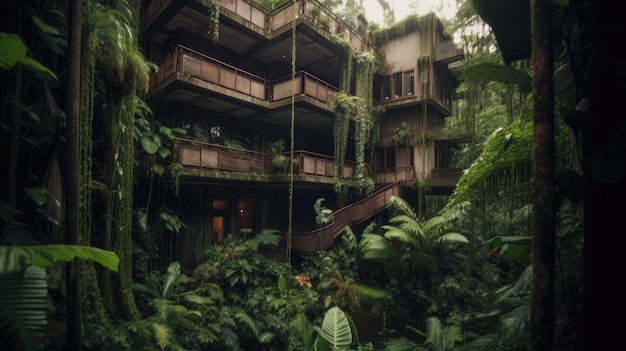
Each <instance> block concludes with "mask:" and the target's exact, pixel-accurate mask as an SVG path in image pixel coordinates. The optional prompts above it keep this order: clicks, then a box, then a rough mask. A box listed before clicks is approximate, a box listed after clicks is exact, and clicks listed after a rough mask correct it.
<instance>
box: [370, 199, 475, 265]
mask: <svg viewBox="0 0 626 351" xmlns="http://www.w3.org/2000/svg"><path fill="white" fill-rule="evenodd" d="M387 207H388V208H389V210H390V213H391V216H392V217H391V218H390V219H389V224H387V225H383V226H382V228H383V229H384V230H385V233H384V234H383V235H380V234H374V233H364V234H363V238H362V239H361V243H360V250H361V255H362V257H363V259H368V260H380V261H383V262H387V263H389V264H392V265H399V266H401V267H403V269H405V270H406V271H407V273H408V272H409V271H415V270H417V269H420V268H426V269H429V270H432V269H434V268H435V267H436V265H437V263H438V262H437V257H438V256H439V254H440V253H442V252H444V251H445V250H447V249H449V248H450V247H451V246H452V245H455V244H457V243H468V239H467V238H466V237H465V236H464V235H462V234H461V233H458V232H456V231H454V228H453V227H452V226H451V225H452V223H453V222H454V221H455V220H456V219H458V218H459V217H460V216H461V215H462V214H463V210H462V207H456V208H452V209H449V210H447V211H446V212H443V213H442V214H441V215H439V216H435V217H432V218H430V219H428V220H427V221H423V220H421V219H419V218H418V217H417V214H415V212H414V211H413V209H412V208H411V207H410V206H409V205H408V203H407V202H406V201H405V200H404V199H402V198H401V197H398V196H392V197H391V199H390V200H389V202H388V203H387Z"/></svg>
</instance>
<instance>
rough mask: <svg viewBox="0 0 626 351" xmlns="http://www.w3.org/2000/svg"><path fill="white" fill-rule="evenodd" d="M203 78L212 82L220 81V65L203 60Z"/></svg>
mask: <svg viewBox="0 0 626 351" xmlns="http://www.w3.org/2000/svg"><path fill="white" fill-rule="evenodd" d="M202 79H204V80H206V81H207V82H211V83H218V82H219V79H220V67H219V66H218V65H216V64H214V63H212V62H206V61H205V62H202Z"/></svg>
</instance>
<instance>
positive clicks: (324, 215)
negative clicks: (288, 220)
mask: <svg viewBox="0 0 626 351" xmlns="http://www.w3.org/2000/svg"><path fill="white" fill-rule="evenodd" d="M324 201H326V199H324V198H319V199H317V200H315V203H313V210H315V223H317V225H318V226H319V227H323V226H325V225H326V224H328V223H330V222H332V221H333V216H331V215H330V214H331V213H332V210H331V209H329V208H327V207H326V206H324V205H322V202H324Z"/></svg>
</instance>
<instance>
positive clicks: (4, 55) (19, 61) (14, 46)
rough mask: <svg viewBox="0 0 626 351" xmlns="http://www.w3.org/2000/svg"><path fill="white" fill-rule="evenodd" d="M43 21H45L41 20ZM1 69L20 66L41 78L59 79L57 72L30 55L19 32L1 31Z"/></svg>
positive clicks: (5, 69) (6, 69)
mask: <svg viewBox="0 0 626 351" xmlns="http://www.w3.org/2000/svg"><path fill="white" fill-rule="evenodd" d="M39 23H42V24H43V22H39ZM0 48H2V50H0V69H1V70H3V71H8V70H10V69H12V68H13V67H16V66H19V67H22V68H24V69H27V70H29V71H31V72H32V73H33V74H35V75H36V76H38V77H39V78H41V79H45V80H49V81H53V80H58V78H57V76H56V74H54V72H52V71H51V70H50V69H49V68H47V67H46V66H44V65H42V64H41V63H40V62H38V61H37V60H35V59H33V58H31V57H29V56H28V48H27V47H26V45H25V44H24V42H23V41H22V38H21V37H20V36H19V35H17V34H9V33H5V32H0Z"/></svg>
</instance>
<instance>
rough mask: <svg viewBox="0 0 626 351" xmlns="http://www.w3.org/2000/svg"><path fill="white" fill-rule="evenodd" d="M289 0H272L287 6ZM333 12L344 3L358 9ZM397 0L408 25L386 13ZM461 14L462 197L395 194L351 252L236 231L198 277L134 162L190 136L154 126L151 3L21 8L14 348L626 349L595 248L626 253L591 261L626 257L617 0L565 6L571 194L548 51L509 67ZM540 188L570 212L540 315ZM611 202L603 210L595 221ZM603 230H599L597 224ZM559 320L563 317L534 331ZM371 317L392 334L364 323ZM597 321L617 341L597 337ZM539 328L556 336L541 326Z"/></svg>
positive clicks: (471, 17)
mask: <svg viewBox="0 0 626 351" xmlns="http://www.w3.org/2000/svg"><path fill="white" fill-rule="evenodd" d="M205 2H207V1H206V0H205ZM208 2H210V1H208ZM282 2H283V1H259V3H262V4H263V5H264V6H266V7H268V8H272V7H275V6H277V5H278V4H280V3H282ZM321 2H322V3H325V4H326V5H328V6H329V7H331V8H335V9H341V8H342V7H341V1H339V0H327V1H321ZM379 2H380V3H381V8H383V9H384V10H385V12H386V14H387V17H386V18H387V21H388V24H391V23H393V21H395V18H394V16H393V14H392V13H390V12H389V11H388V9H389V4H388V2H387V1H384V0H380V1H379ZM458 3H459V10H458V12H457V16H456V18H455V19H454V20H452V21H449V22H448V23H446V27H447V28H448V30H449V31H450V32H451V33H457V34H458V38H459V39H460V40H461V44H462V45H463V47H464V49H465V52H466V57H465V59H464V62H463V64H464V66H465V67H466V73H465V74H464V76H463V81H462V84H461V86H460V87H459V88H458V95H459V97H460V98H459V99H458V100H457V101H456V102H455V111H454V116H452V117H450V118H448V123H449V127H450V128H454V127H458V126H459V125H461V124H462V125H463V126H464V128H465V129H466V130H467V131H469V132H471V141H470V142H468V143H467V144H465V145H462V147H460V148H459V150H458V154H457V155H456V156H457V160H458V161H457V166H458V167H461V168H463V169H465V170H466V171H465V172H464V174H463V176H462V178H461V180H460V181H459V183H458V185H457V188H456V190H455V191H454V193H453V194H452V196H450V197H445V198H442V197H436V196H430V197H429V196H426V198H425V200H424V203H423V204H422V205H423V206H424V207H423V208H419V209H418V208H416V207H415V206H412V205H411V204H412V203H415V199H403V198H401V197H394V198H393V199H392V200H391V201H390V202H389V203H388V211H387V212H388V216H387V219H386V221H384V222H382V223H376V222H370V223H368V224H367V225H364V226H363V227H358V228H348V229H347V230H346V231H345V232H344V233H343V234H342V235H341V236H340V237H339V238H338V239H337V241H336V244H335V246H334V247H333V248H332V249H330V250H328V251H320V252H317V253H315V254H313V255H308V256H302V257H300V258H299V259H298V261H297V262H295V261H294V262H280V261H276V260H272V259H270V258H268V257H266V256H265V255H263V254H262V253H261V252H262V250H260V248H262V247H267V246H272V245H276V244H278V242H279V241H280V240H281V236H280V232H279V231H278V230H277V229H275V228H267V229H265V230H262V231H261V232H259V233H238V235H236V236H234V235H233V236H229V237H228V238H227V240H226V241H225V242H224V243H223V245H219V246H218V245H215V246H211V247H206V248H202V249H201V255H202V258H203V259H202V262H203V263H202V264H200V265H198V266H197V267H195V268H193V269H188V270H183V269H182V268H181V266H180V264H179V263H178V262H171V263H170V264H169V265H168V266H167V267H154V266H153V265H152V259H153V258H154V255H156V254H157V253H158V250H157V248H156V247H155V245H156V244H155V239H154V232H155V230H156V228H164V227H165V228H166V229H165V232H166V233H168V234H169V235H180V234H179V229H180V228H181V227H183V226H184V225H185V224H184V223H182V222H180V221H179V220H178V218H177V217H176V216H175V215H172V214H170V216H166V215H164V216H161V219H160V220H158V221H148V218H147V217H146V215H145V213H147V210H146V207H148V206H155V205H154V204H150V203H148V204H138V203H134V202H133V186H134V184H135V181H136V179H135V178H136V175H137V173H138V172H135V171H134V168H135V167H136V166H137V164H138V162H137V160H139V159H141V158H147V157H156V155H157V150H152V151H150V150H147V149H146V148H145V147H144V146H145V145H143V144H141V143H140V140H141V136H142V135H145V134H144V133H145V132H150V131H152V132H155V133H156V132H158V133H160V134H161V135H162V136H166V135H168V134H171V133H173V131H172V130H171V129H169V128H167V127H165V126H156V125H150V122H149V118H148V117H149V116H150V114H151V111H150V109H149V108H148V106H147V105H146V104H145V103H144V102H143V100H142V96H143V94H145V92H146V89H147V85H148V81H149V75H150V74H151V72H152V71H153V70H154V69H155V66H154V64H153V63H151V62H148V61H146V60H145V59H144V57H143V55H142V53H141V51H140V49H139V45H138V43H139V38H138V33H140V28H139V27H138V26H139V24H140V23H141V21H140V18H139V16H140V9H141V7H142V1H141V0H97V1H96V0H94V1H80V0H70V1H43V0H26V1H10V2H9V3H8V4H5V5H6V8H5V11H4V13H5V17H6V19H5V20H4V21H2V23H1V24H0V48H2V49H1V50H0V76H1V77H2V80H1V83H0V89H1V91H2V101H1V103H0V104H1V106H2V113H1V115H0V135H1V137H0V143H1V145H2V146H1V148H2V153H1V155H0V161H1V166H2V177H1V178H0V200H1V201H0V245H1V246H0V278H2V280H0V281H1V282H2V285H3V286H2V292H0V326H2V329H1V330H2V332H0V340H2V344H3V345H9V349H11V350H42V349H45V350H66V349H68V350H80V349H82V350H268V351H269V350H337V349H350V350H583V349H585V348H587V349H590V348H589V346H590V343H593V344H594V346H597V347H598V348H597V349H604V347H603V346H604V345H609V344H613V345H623V341H621V340H620V339H623V338H621V337H620V335H619V331H620V329H619V328H621V327H620V325H619V323H618V322H614V323H613V322H611V321H612V320H613V319H612V317H615V316H616V315H617V316H619V317H621V315H620V311H621V312H623V302H621V303H620V302H615V300H617V299H614V298H615V297H617V296H619V295H617V294H618V293H617V292H613V290H617V289H616V287H615V285H616V284H617V283H616V282H615V280H616V279H619V277H614V276H612V275H611V276H610V278H608V279H605V278H604V277H605V276H604V275H602V274H598V275H597V276H596V274H595V273H597V272H598V270H594V271H591V270H588V268H586V266H585V264H587V263H589V262H588V261H587V262H586V260H589V258H590V257H592V256H590V255H592V254H598V253H600V252H602V250H600V249H599V248H598V247H599V246H600V245H599V243H598V242H599V241H602V244H605V245H606V249H607V250H609V249H611V248H610V246H615V247H617V248H616V249H613V250H609V251H611V252H608V253H607V254H606V257H603V258H600V259H599V260H600V261H599V262H600V263H595V264H594V266H593V267H594V268H599V267H598V266H599V265H602V264H605V265H606V264H608V265H606V266H604V267H602V268H603V269H602V270H601V271H602V272H607V271H608V272H610V271H611V270H612V269H617V268H618V267H619V266H618V264H621V263H623V258H622V257H620V256H623V255H621V254H620V252H618V251H619V249H620V247H619V246H620V245H618V244H619V243H621V241H620V240H623V239H620V238H613V237H611V236H609V235H607V234H610V235H616V236H619V235H620V234H623V230H621V231H619V229H618V228H623V224H622V225H621V227H612V226H613V225H615V224H616V223H618V220H619V217H620V215H619V212H616V211H615V210H612V209H610V208H609V207H607V205H602V202H603V201H608V199H606V198H604V196H608V195H610V194H614V196H618V197H620V196H621V199H623V195H624V191H623V190H622V188H617V187H616V186H621V185H623V182H624V180H623V179H624V173H625V172H624V167H623V164H624V160H623V150H624V139H626V138H624V137H623V130H624V127H623V126H624V124H623V123H624V122H623V117H622V118H621V119H620V120H619V121H618V122H611V120H610V117H608V118H607V119H600V118H599V117H597V119H599V120H600V121H602V122H590V120H588V119H585V117H584V116H585V115H586V114H589V113H591V112H594V113H596V115H597V116H600V115H604V116H609V115H613V114H612V113H611V112H609V113H606V114H601V113H600V110H599V108H598V107H597V106H598V105H603V107H605V106H606V105H609V104H616V103H617V102H619V101H620V100H619V99H620V98H622V99H623V96H621V97H620V96H617V95H616V93H606V91H605V90H602V89H600V88H598V83H597V80H594V79H595V78H594V77H597V76H598V75H603V76H605V77H606V76H607V75H606V74H604V73H607V70H608V69H609V68H606V67H604V66H608V67H614V68H615V67H617V66H619V65H618V64H616V65H610V64H606V65H600V66H602V67H600V66H594V65H593V64H591V63H590V62H596V61H593V59H592V58H589V57H591V56H593V55H592V54H591V53H590V52H591V51H593V50H595V49H594V48H595V46H593V45H592V44H591V43H593V40H594V39H593V38H597V34H598V32H595V30H596V29H594V28H595V27H593V26H594V23H597V21H598V20H597V18H595V17H594V16H599V18H602V19H604V18H606V17H607V16H608V18H610V19H613V18H614V16H613V15H612V14H607V12H608V11H607V8H609V9H610V7H604V8H603V11H597V12H594V11H595V10H597V8H595V7H593V6H590V3H593V2H588V1H575V0H571V1H558V2H557V1H555V2H554V4H553V10H554V13H553V19H554V32H553V35H552V37H551V38H550V40H551V41H552V43H553V45H554V48H555V50H554V52H555V54H554V60H553V62H551V63H553V75H552V77H551V81H552V82H553V83H554V84H553V88H554V91H553V102H554V105H553V113H551V114H550V115H551V116H553V118H552V121H553V125H554V133H553V136H554V149H553V152H551V153H550V154H549V155H548V156H549V157H553V158H554V161H555V163H554V164H555V170H554V177H553V178H554V179H553V180H554V188H553V189H548V190H550V191H548V192H547V193H545V194H541V193H537V191H536V190H533V180H534V179H535V180H536V178H534V174H535V173H534V171H536V167H535V169H533V160H534V159H536V157H537V155H536V154H535V152H536V149H535V148H534V147H533V145H534V143H536V140H535V133H536V132H537V131H536V129H535V128H534V127H536V125H537V124H536V121H537V119H535V117H536V110H535V109H534V105H533V104H534V103H536V102H537V100H540V99H539V98H538V97H537V96H534V95H533V93H534V92H535V90H533V89H532V87H533V66H532V65H533V61H532V60H531V59H527V60H520V61H517V62H514V63H513V64H512V65H504V64H503V62H502V57H501V55H500V53H499V52H498V43H497V41H496V38H495V36H494V34H493V33H492V32H491V30H490V28H489V26H487V25H486V24H485V23H484V22H483V20H482V19H481V18H480V17H479V16H478V15H477V14H476V11H475V10H474V2H473V1H471V0H465V1H463V0H458ZM533 3H534V2H533ZM605 5H606V4H605ZM345 6H346V8H347V10H346V11H344V12H342V11H338V13H340V14H343V17H344V18H345V19H346V21H348V22H349V21H356V16H355V14H358V13H363V8H362V7H361V6H360V4H359V2H358V1H354V0H352V1H347V2H346V4H345ZM589 8H590V9H591V10H589V11H587V12H585V11H582V10H581V9H589ZM592 10H593V11H592ZM582 13H584V14H585V15H586V16H579V14H582ZM589 18H591V19H595V21H592V20H589ZM589 23H591V24H589ZM612 23H614V24H615V25H614V26H613V27H611V29H609V30H610V31H618V32H619V29H620V28H621V26H623V25H621V24H619V22H618V21H614V22H612ZM373 27H374V28H373V29H372V30H377V29H378V28H376V27H377V26H376V25H374V26H373ZM600 33H602V35H604V36H605V37H608V38H613V37H614V36H611V35H609V34H607V32H605V31H604V30H603V31H601V32H600ZM592 34H593V35H592ZM598 50H599V51H598V55H599V57H601V58H605V57H606V54H604V51H602V50H601V49H598ZM594 59H595V58H594ZM598 67H600V68H598ZM609 72H611V71H609ZM615 74H617V75H618V76H619V77H623V73H615ZM620 74H621V75H620ZM600 92H602V93H600ZM601 94H602V95H601ZM590 101H593V102H594V104H591V103H590ZM602 112H605V111H604V110H602ZM621 115H623V112H622V113H621ZM591 120H593V121H595V120H594V119H591ZM597 123H604V124H605V127H606V128H604V129H601V128H599V127H597ZM592 128H593V131H592V132H590V131H591V130H592ZM620 130H621V132H620ZM585 131H587V132H588V133H589V134H592V137H588V136H585ZM603 133H606V134H603ZM619 133H621V134H619ZM613 135H615V137H612V136H613ZM620 135H621V137H620ZM585 138H587V139H585ZM589 138H591V139H589ZM165 139H166V138H165ZM602 140H604V141H605V142H604V143H602V142H599V141H602ZM585 143H587V144H588V145H591V144H594V143H595V144H594V145H596V144H597V143H600V144H598V145H602V146H603V145H605V143H609V145H610V147H611V150H620V149H621V150H622V153H621V154H619V155H616V154H615V153H611V152H606V153H603V149H602V148H601V147H597V148H591V149H585V145H586V144H585ZM162 146H163V147H162V148H161V150H164V151H163V153H162V154H160V155H161V156H165V157H167V147H166V146H167V145H166V144H164V145H162ZM589 154H593V157H592V158H590V157H588V156H589ZM596 155H598V156H597V158H594V157H596ZM620 155H621V156H620ZM620 157H621V158H620ZM596 159H598V160H599V161H598V162H592V161H596ZM592 163H593V165H591V164H592ZM592 173H593V174H592ZM589 174H592V176H589ZM590 177H591V178H590ZM597 184H600V185H597ZM594 186H596V187H595V188H594ZM598 188H599V189H600V190H594V189H598ZM552 190H553V191H554V193H553V194H552V193H551V191H552ZM594 191H595V192H594ZM590 194H593V196H591V195H590ZM542 197H545V198H552V197H553V199H554V203H553V205H554V208H553V211H548V214H553V218H552V222H550V223H549V224H550V226H547V227H545V228H540V229H545V230H547V231H548V234H550V233H551V236H550V237H549V239H548V240H547V241H542V242H545V243H547V246H546V250H547V251H548V253H549V255H550V257H551V258H552V259H553V262H552V264H548V272H547V273H548V274H549V280H548V281H547V282H546V284H547V286H545V287H543V289H542V287H538V288H537V289H538V290H537V291H540V292H546V291H547V292H548V293H547V295H546V296H545V297H546V299H544V300H542V301H543V302H546V301H547V303H545V304H543V305H540V306H538V307H537V305H533V303H536V300H535V299H536V294H535V293H534V291H535V290H534V288H533V280H532V279H531V278H532V277H534V275H533V269H532V267H533V264H532V263H533V262H534V261H533V259H536V257H533V248H535V246H533V242H534V243H535V244H536V243H537V240H536V239H537V236H536V235H537V234H536V233H537V230H538V228H537V223H536V222H535V221H534V220H533V218H535V216H536V211H534V208H535V207H536V205H537V202H536V200H537V198H542ZM587 199H590V200H589V201H590V202H589V203H586V202H585V201H586V200H587ZM621 199H620V200H621ZM590 204H591V205H590ZM310 206H311V209H312V215H317V216H318V218H317V219H318V220H319V221H324V220H331V219H329V218H325V217H324V214H326V213H327V212H326V211H324V210H325V208H324V207H323V203H322V202H321V201H319V202H317V203H315V204H310ZM589 206H594V209H595V210H596V212H591V208H590V207H589ZM595 206H597V207H595ZM603 206H604V207H603ZM616 206H617V205H616ZM622 210H623V206H622ZM600 211H605V213H604V215H603V216H601V217H592V214H594V213H595V214H597V213H598V212H600ZM622 215H623V213H622ZM598 222H601V226H600V227H596V228H595V232H594V231H593V230H592V229H594V228H593V227H588V225H590V224H591V223H593V224H597V223H598ZM318 223H319V222H318ZM590 231H591V232H593V233H595V235H596V236H595V237H593V236H590V235H589V232H590ZM622 236H623V235H622ZM583 238H584V239H583ZM541 239H542V240H545V238H541ZM589 245H591V248H590V247H589ZM551 249H553V250H551ZM601 256H604V255H601ZM75 258H77V259H75ZM44 269H45V270H44ZM25 272H29V273H28V274H29V275H31V276H33V277H40V280H39V281H42V282H44V285H43V287H42V286H41V285H39V286H38V288H37V287H33V291H35V290H36V291H39V292H41V291H43V292H44V295H43V297H42V296H41V295H37V296H33V298H32V300H31V299H28V298H26V296H24V298H21V295H20V294H21V292H20V291H22V290H10V289H9V286H11V287H13V286H14V285H16V284H17V285H19V284H21V283H20V282H21V279H22V278H21V277H23V276H24V274H25ZM535 273H536V272H535ZM583 273H586V274H587V276H585V279H583V276H584V274H583ZM591 282H593V285H592V288H594V287H598V289H599V288H600V285H604V286H605V287H606V288H605V290H603V291H602V292H598V290H592V289H589V292H587V291H585V295H583V287H585V289H586V288H588V287H589V284H590V283H591ZM534 283H537V281H535V282H534ZM600 283H603V284H600ZM34 284H36V283H34ZM16 296H17V297H16ZM42 299H43V300H42ZM591 299H593V300H591ZM621 299H623V298H621ZM621 299H620V300H621ZM7 301H11V302H7ZM14 301H19V302H20V303H22V304H24V305H25V306H24V307H19V308H23V310H22V312H21V313H22V314H21V315H22V316H23V315H26V316H29V318H32V320H24V318H20V315H19V314H16V313H15V312H14V310H15V309H17V308H18V307H17V302H14ZM42 301H43V302H42ZM13 303H15V305H13ZM585 304H588V305H585ZM20 306H21V305H20ZM586 306H587V307H586ZM588 306H593V307H588ZM586 309H592V311H590V312H586ZM538 311H539V312H538ZM541 311H546V312H545V313H546V314H548V316H547V317H546V318H543V319H533V318H536V315H537V314H541ZM366 320H368V321H370V322H369V323H374V325H375V326H376V327H375V328H374V331H373V332H372V331H371V330H369V329H368V331H367V332H364V333H358V328H361V327H362V325H363V323H365V322H364V321H366ZM59 321H60V322H62V323H58V322H59ZM533 321H539V322H538V323H536V324H534V325H533ZM46 322H47V323H46ZM42 323H43V324H42ZM590 323H591V324H596V325H597V326H599V329H603V331H600V332H596V331H595V329H594V330H593V331H592V330H591V329H589V327H588V326H587V325H588V324H590ZM59 325H60V326H62V327H61V328H59V329H55V327H57V326H59ZM63 326H65V327H63ZM46 327H47V330H48V332H47V333H45V332H44V331H45V330H46ZM538 329H539V330H545V331H546V333H545V334H535V332H534V331H535V330H538ZM361 330H365V329H361ZM607 335H612V337H611V338H605V336H607ZM594 349H595V348H594ZM615 349H619V346H617V347H616V348H615Z"/></svg>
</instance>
